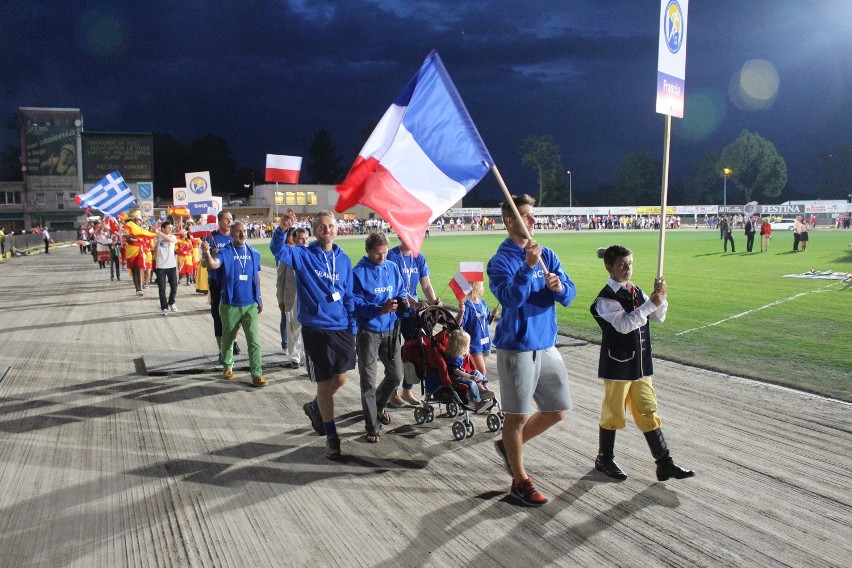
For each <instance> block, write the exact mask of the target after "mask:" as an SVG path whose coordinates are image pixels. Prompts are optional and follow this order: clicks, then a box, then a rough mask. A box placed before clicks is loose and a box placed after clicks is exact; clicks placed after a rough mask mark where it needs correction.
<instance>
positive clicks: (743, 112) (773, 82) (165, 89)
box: [0, 0, 852, 193]
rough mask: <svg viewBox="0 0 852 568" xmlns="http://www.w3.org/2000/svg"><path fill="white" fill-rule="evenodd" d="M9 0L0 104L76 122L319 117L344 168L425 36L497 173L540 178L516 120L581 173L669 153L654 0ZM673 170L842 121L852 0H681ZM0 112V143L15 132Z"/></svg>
mask: <svg viewBox="0 0 852 568" xmlns="http://www.w3.org/2000/svg"><path fill="white" fill-rule="evenodd" d="M130 4H131V3H125V2H74V1H65V2H52V1H51V2H46V1H39V0H34V1H32V2H4V3H3V7H2V8H0V21H2V22H3V33H2V34H0V53H2V56H0V57H2V65H0V110H2V112H3V113H5V116H6V117H7V120H12V119H13V117H14V113H15V111H16V109H17V108H18V107H19V106H38V105H44V106H48V107H76V108H80V109H81V110H82V112H83V116H84V120H85V128H86V130H87V131H107V132H169V133H171V134H173V135H174V136H175V137H177V138H178V140H180V141H182V142H184V143H189V142H190V141H191V140H193V139H195V138H198V137H200V136H202V135H203V134H205V133H207V132H212V133H214V134H216V135H218V136H221V137H222V138H224V139H225V140H226V141H227V142H228V144H229V145H230V147H231V148H232V150H233V153H234V158H235V159H236V161H237V163H238V164H239V165H241V166H249V167H253V168H256V169H259V170H263V168H264V163H265V155H266V154H267V153H273V154H290V155H301V156H305V155H306V154H307V151H308V146H309V144H310V142H311V139H312V138H313V135H314V133H315V132H316V131H317V130H319V129H323V128H324V129H327V130H329V131H331V133H332V138H333V142H334V144H335V147H336V149H337V152H338V153H339V154H340V155H341V156H342V157H343V164H344V167H345V168H347V169H348V167H349V165H350V164H351V163H352V160H353V159H354V157H355V155H356V154H357V152H358V150H359V149H360V145H361V143H362V142H363V140H364V130H365V128H368V127H369V126H371V125H372V124H374V123H375V122H376V121H378V119H379V118H380V117H381V116H382V114H383V113H384V112H385V110H386V109H387V107H388V106H389V105H390V103H391V101H392V100H393V98H394V97H395V96H396V95H397V93H398V92H399V91H400V90H401V89H402V87H403V86H404V85H405V84H406V82H407V81H408V80H409V79H410V78H411V76H412V75H413V74H414V73H415V72H416V71H417V69H418V68H419V67H420V65H421V63H422V61H423V59H424V57H425V56H426V55H427V54H428V53H429V51H430V50H431V49H437V50H438V53H439V54H440V55H441V58H442V59H443V61H444V64H445V65H446V67H447V70H448V71H449V73H450V76H451V77H452V78H453V80H454V82H455V84H456V87H457V89H458V91H459V93H460V94H461V96H462V98H463V100H464V101H465V104H466V105H467V108H468V111H469V112H470V114H471V116H472V118H473V120H474V122H475V123H476V125H477V127H478V129H479V131H480V133H481V135H482V138H483V140H484V141H485V144H486V146H487V147H488V149H489V150H490V152H491V154H492V156H493V157H494V159H495V160H496V163H497V165H498V167H499V168H500V170H501V172H502V174H503V177H504V178H505V179H506V182H507V184H508V186H509V188H510V189H511V190H512V191H513V192H515V193H520V192H524V191H527V192H534V191H535V187H536V186H535V184H536V175H535V172H534V171H533V170H532V169H531V168H529V167H528V166H524V165H522V164H521V158H520V152H519V147H520V145H521V142H522V141H523V139H524V138H525V137H526V136H527V135H528V134H536V135H551V136H553V138H554V139H555V140H556V142H557V143H558V145H559V146H560V149H561V154H562V159H563V162H564V163H565V166H566V168H567V169H570V170H572V176H573V179H572V181H573V187H574V189H575V191H581V190H589V189H593V188H594V187H596V186H597V185H599V184H611V183H614V181H615V176H616V170H617V168H618V166H619V164H620V163H621V161H622V160H623V158H624V157H625V156H626V155H627V154H630V153H634V152H646V153H648V154H649V155H651V156H652V157H654V158H656V159H659V160H662V145H663V126H664V117H663V116H662V115H659V114H656V112H655V99H656V90H655V89H656V72H657V41H658V38H657V35H658V30H659V23H658V15H659V11H660V5H659V2H658V1H651V0H644V1H636V0H625V1H613V2H598V1H591V0H588V1H587V0H571V1H566V0H526V1H523V2H520V1H518V2H509V1H487V0H479V1H465V0H452V1H444V0H433V1H428V0H404V1H391V0H374V1H369V0H337V1H322V0H318V1H311V0H291V1H283V0H282V1H278V2H272V1H266V2H262V1H238V2H233V1H227V2H224V1H209V2H208V1H180V0H177V1H168V2H159V1H155V2H145V1H143V2H138V3H132V5H130ZM686 61H687V64H686V92H687V100H686V110H685V117H684V119H677V118H675V119H673V138H672V149H671V175H672V179H674V180H677V179H680V177H682V176H684V175H687V174H688V173H689V171H690V168H691V166H692V164H693V162H695V161H697V160H699V159H701V158H702V157H704V156H705V155H706V154H707V153H708V152H709V151H711V150H713V149H717V150H720V151H721V150H722V149H723V148H724V147H725V146H726V145H727V144H729V143H731V142H732V141H733V140H734V139H735V138H736V137H737V136H738V134H739V133H740V132H741V131H742V130H743V129H748V130H750V131H752V132H756V133H758V134H760V135H761V136H763V137H764V138H766V139H768V140H770V141H771V142H773V143H774V144H775V146H776V148H777V150H778V152H779V153H780V154H781V156H782V157H783V158H784V159H785V160H786V162H787V167H788V170H789V177H790V182H791V184H792V185H793V186H794V187H796V188H799V189H800V190H804V191H807V190H808V189H810V188H811V187H812V185H813V181H812V173H813V172H812V171H811V170H809V168H808V163H809V161H810V159H811V157H812V156H813V155H814V153H815V152H816V151H818V150H819V149H821V148H827V147H831V146H834V145H837V144H839V143H849V142H850V141H852V140H850V138H852V72H850V71H852V63H850V62H852V1H850V0H813V1H810V2H805V1H801V0H800V1H793V0H748V1H743V0H714V1H713V2H707V1H699V0H693V1H692V2H691V3H690V5H689V19H688V28H687V58H686ZM17 144H18V141H17V140H16V139H15V135H14V133H13V131H11V130H9V129H5V128H4V129H2V132H0V147H6V146H8V145H17Z"/></svg>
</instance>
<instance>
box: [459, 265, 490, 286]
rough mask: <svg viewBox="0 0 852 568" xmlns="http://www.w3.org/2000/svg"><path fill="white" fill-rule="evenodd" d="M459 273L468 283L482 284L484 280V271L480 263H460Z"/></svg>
mask: <svg viewBox="0 0 852 568" xmlns="http://www.w3.org/2000/svg"><path fill="white" fill-rule="evenodd" d="M459 272H461V275H462V276H464V277H465V279H466V280H467V281H468V282H482V281H484V280H485V275H484V272H485V270H484V269H483V263H481V262H460V263H459Z"/></svg>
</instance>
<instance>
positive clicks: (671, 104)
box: [657, 0, 689, 118]
mask: <svg viewBox="0 0 852 568" xmlns="http://www.w3.org/2000/svg"><path fill="white" fill-rule="evenodd" d="M688 4H689V0H661V2H660V42H659V48H658V60H657V112H658V113H660V114H667V115H669V116H676V117H678V118H683V107H684V99H685V98H686V20H687V8H688Z"/></svg>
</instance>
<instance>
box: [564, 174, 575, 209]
mask: <svg viewBox="0 0 852 568" xmlns="http://www.w3.org/2000/svg"><path fill="white" fill-rule="evenodd" d="M565 173H566V174H568V207H569V208H570V207H573V204H574V195H573V191H571V170H568V171H567V172H565Z"/></svg>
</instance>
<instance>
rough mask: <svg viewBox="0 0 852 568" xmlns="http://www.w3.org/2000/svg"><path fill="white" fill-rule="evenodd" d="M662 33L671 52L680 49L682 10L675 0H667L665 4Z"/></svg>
mask: <svg viewBox="0 0 852 568" xmlns="http://www.w3.org/2000/svg"><path fill="white" fill-rule="evenodd" d="M663 33H664V34H665V39H666V46H668V48H669V51H670V52H672V53H677V52H678V51H680V48H681V46H682V45H683V12H682V11H681V9H680V4H678V2H677V0H669V3H668V4H666V12H665V14H663Z"/></svg>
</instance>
